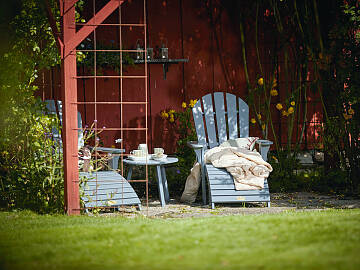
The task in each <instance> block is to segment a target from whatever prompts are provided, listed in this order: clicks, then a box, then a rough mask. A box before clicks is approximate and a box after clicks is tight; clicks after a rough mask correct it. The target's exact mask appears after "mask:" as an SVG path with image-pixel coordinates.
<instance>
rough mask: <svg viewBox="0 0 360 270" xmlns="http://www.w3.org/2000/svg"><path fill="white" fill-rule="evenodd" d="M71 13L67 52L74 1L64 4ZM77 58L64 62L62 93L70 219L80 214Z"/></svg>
mask: <svg viewBox="0 0 360 270" xmlns="http://www.w3.org/2000/svg"><path fill="white" fill-rule="evenodd" d="M62 2H63V4H64V9H65V10H67V12H65V13H64V16H63V42H64V46H65V48H66V46H67V44H68V43H69V40H71V39H72V38H73V37H74V36H75V28H74V27H73V26H74V23H75V6H74V5H73V3H72V1H62ZM75 77H76V55H75V54H72V55H67V56H65V57H63V58H62V64H61V92H62V102H63V131H62V133H63V135H64V136H63V152H64V178H65V179H64V181H65V183H64V197H65V211H66V213H67V214H68V215H76V214H80V197H79V170H78V158H77V155H78V153H77V151H78V145H77V144H78V143H77V138H78V135H77V130H76V128H77V105H76V102H77V81H76V78H75Z"/></svg>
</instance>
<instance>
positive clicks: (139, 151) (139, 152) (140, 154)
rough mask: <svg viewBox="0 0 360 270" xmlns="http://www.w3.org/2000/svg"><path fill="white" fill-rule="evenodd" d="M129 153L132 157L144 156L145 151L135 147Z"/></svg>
mask: <svg viewBox="0 0 360 270" xmlns="http://www.w3.org/2000/svg"><path fill="white" fill-rule="evenodd" d="M130 154H131V155H133V156H134V157H144V156H145V152H144V151H143V150H141V149H136V150H133V151H131V152H130Z"/></svg>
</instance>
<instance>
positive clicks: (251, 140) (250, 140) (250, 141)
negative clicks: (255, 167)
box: [220, 137, 259, 151]
mask: <svg viewBox="0 0 360 270" xmlns="http://www.w3.org/2000/svg"><path fill="white" fill-rule="evenodd" d="M258 139H259V138H258V137H245V138H237V139H230V140H227V141H226V142H223V143H222V144H220V147H239V148H245V149H248V150H250V151H252V150H254V146H255V142H256V141H257V140H258Z"/></svg>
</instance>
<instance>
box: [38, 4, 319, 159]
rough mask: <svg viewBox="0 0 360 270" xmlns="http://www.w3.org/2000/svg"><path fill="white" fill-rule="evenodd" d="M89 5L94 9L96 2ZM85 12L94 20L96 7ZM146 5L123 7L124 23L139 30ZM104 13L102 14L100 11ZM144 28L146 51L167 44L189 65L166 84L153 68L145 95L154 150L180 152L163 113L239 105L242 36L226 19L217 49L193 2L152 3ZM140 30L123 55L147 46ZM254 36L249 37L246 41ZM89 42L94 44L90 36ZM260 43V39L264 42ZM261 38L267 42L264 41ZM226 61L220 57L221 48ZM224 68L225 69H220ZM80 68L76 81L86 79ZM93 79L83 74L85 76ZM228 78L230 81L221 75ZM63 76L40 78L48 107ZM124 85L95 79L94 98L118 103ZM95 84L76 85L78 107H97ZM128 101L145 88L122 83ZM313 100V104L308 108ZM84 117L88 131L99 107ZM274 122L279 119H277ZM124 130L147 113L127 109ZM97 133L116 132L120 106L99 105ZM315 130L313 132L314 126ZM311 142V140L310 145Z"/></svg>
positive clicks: (115, 37)
mask: <svg viewBox="0 0 360 270" xmlns="http://www.w3.org/2000/svg"><path fill="white" fill-rule="evenodd" d="M91 2H92V1H91ZM89 4H90V5H89V6H87V8H88V9H89V12H90V13H91V12H92V7H91V3H89ZM142 4H143V1H142V0H128V1H127V2H126V3H124V4H123V5H122V23H141V22H143V18H142ZM98 8H99V7H98ZM118 18H119V14H118V12H114V14H113V15H112V16H110V18H108V19H107V20H106V22H105V23H118ZM147 25H148V33H147V40H148V45H149V46H150V47H153V48H154V51H155V49H156V47H157V46H160V45H161V43H162V42H163V43H167V46H168V48H169V58H172V59H180V58H187V59H189V62H188V63H184V64H182V63H180V64H173V65H171V66H170V67H169V71H168V73H167V79H166V80H164V79H163V68H162V65H158V64H149V65H148V75H149V78H148V95H149V98H150V104H149V108H148V109H149V134H148V135H149V141H150V142H151V143H150V148H153V147H164V148H165V150H166V152H167V153H172V152H174V151H175V147H176V134H175V132H174V131H175V129H174V127H173V125H171V124H169V122H167V121H165V120H163V119H161V117H160V112H161V111H162V110H164V109H170V108H173V109H175V110H181V103H182V102H183V101H185V102H189V100H190V99H196V98H199V97H201V96H203V95H204V94H206V93H209V92H216V91H226V92H231V93H234V94H236V95H238V96H240V97H245V96H246V95H247V90H246V82H245V75H244V70H243V61H242V55H241V43H240V36H239V32H238V29H237V26H235V25H234V24H233V23H232V22H231V20H230V18H229V17H228V16H227V14H226V12H223V15H222V16H221V22H220V24H219V25H218V26H217V27H220V28H217V33H218V35H219V37H220V40H219V42H218V43H217V42H216V39H215V36H214V31H213V28H212V27H211V24H210V19H209V16H208V13H207V10H206V7H205V6H204V3H203V2H202V1H188V0H151V1H147ZM246 31H247V32H248V33H251V32H252V31H253V29H252V28H251V27H250V26H248V28H247V29H246ZM219 33H220V34H219ZM142 36H143V33H142V32H141V28H140V30H139V28H136V27H132V28H130V27H123V30H122V41H123V45H124V46H126V48H135V45H136V42H137V39H139V38H142ZM249 36H250V35H249ZM89 38H91V39H92V40H93V39H94V36H93V35H90V36H89ZM260 38H261V37H260ZM262 38H264V37H262ZM96 39H97V40H98V41H99V42H101V43H104V44H110V43H111V42H112V41H113V42H114V43H115V44H118V43H119V28H118V27H115V26H114V27H110V26H107V27H105V26H103V27H99V28H98V29H97V30H96ZM252 42H253V40H251V38H250V39H247V48H246V49H247V54H248V58H249V73H250V76H251V77H252V78H253V79H254V78H255V76H256V74H257V72H258V71H257V69H256V60H255V59H256V57H255V47H254V46H253V44H252ZM219 47H220V54H221V56H222V57H221V58H220V57H219V49H218V48H219ZM221 61H222V62H221ZM101 72H102V74H104V75H112V74H117V73H116V72H115V71H113V70H110V69H106V68H105V69H104V70H102V71H101ZM83 73H84V72H83V71H82V69H81V68H79V70H78V74H83ZM90 73H91V71H88V70H86V71H85V74H90ZM141 73H143V67H142V66H141V65H135V66H134V67H128V68H127V70H126V73H125V74H124V75H126V74H131V75H135V74H141ZM224 74H226V75H224ZM59 82H60V73H59V72H58V70H50V71H45V72H44V73H43V75H42V76H40V78H39V82H38V84H39V86H40V89H39V90H40V91H39V92H41V95H42V97H43V98H44V99H49V98H53V99H61V96H60V86H59ZM119 85H120V81H119V79H97V83H96V92H97V94H96V96H97V101H118V100H119V93H120V90H119V89H120V86H119ZM94 88H95V87H94V81H93V79H79V80H78V97H79V101H94V94H95V90H94ZM123 89H124V90H123V91H124V92H123V98H124V101H142V100H144V99H145V98H144V93H145V88H144V83H143V81H142V80H140V79H139V80H130V79H124V80H123ZM314 98H315V97H309V100H310V101H311V102H313V101H314ZM314 104H315V105H314V106H312V107H311V110H309V114H308V119H309V120H311V119H313V118H314V117H320V115H319V112H318V111H319V110H318V108H319V107H318V105H317V104H316V103H314ZM79 110H80V112H81V113H82V116H83V124H85V123H86V124H87V125H89V126H90V125H91V124H92V122H93V121H94V119H95V112H94V106H90V105H88V106H83V105H79ZM274 114H275V116H276V112H275V113H274ZM123 117H124V119H123V123H124V127H143V126H145V124H144V121H145V106H140V105H124V111H123ZM277 117H278V119H277V120H276V122H279V123H280V122H281V119H282V118H281V116H280V115H278V116H277ZM97 121H98V126H99V127H102V126H105V127H119V126H120V121H121V119H120V106H119V105H111V106H109V105H106V106H105V105H104V106H101V105H98V107H97ZM285 125H286V124H285V123H284V122H283V123H282V127H281V124H279V125H277V127H278V129H279V132H281V130H282V129H283V127H284V126H285ZM312 125H313V126H312ZM307 132H308V135H309V136H308V138H311V141H309V143H311V142H312V141H313V140H314V136H316V134H315V129H314V124H311V123H310V124H309V126H308V129H307ZM250 134H251V135H259V134H260V133H259V131H258V130H257V127H256V126H252V127H251V130H250ZM282 135H283V139H282V142H283V143H284V142H285V141H284V140H286V132H283V134H282ZM100 137H101V140H102V141H103V143H104V146H108V147H110V146H112V145H114V140H115V139H116V138H119V137H120V133H119V132H118V131H104V132H103V133H102V134H101V135H100ZM309 140H310V139H309ZM124 141H125V147H126V150H127V152H129V151H130V150H132V149H134V148H136V147H137V145H138V144H139V143H143V142H145V137H144V133H143V132H135V131H129V132H124Z"/></svg>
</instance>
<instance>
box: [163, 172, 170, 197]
mask: <svg viewBox="0 0 360 270" xmlns="http://www.w3.org/2000/svg"><path fill="white" fill-rule="evenodd" d="M161 176H162V182H163V186H164V193H165V201H166V202H169V201H170V196H169V189H168V183H167V179H166V171H165V166H161Z"/></svg>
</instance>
